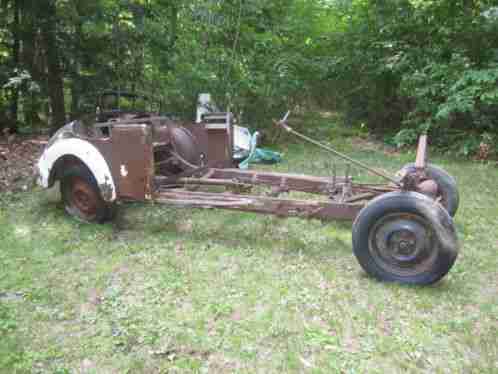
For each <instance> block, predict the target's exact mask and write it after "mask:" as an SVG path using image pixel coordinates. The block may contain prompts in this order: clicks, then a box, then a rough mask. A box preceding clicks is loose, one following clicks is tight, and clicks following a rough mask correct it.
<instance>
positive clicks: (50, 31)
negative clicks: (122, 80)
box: [42, 0, 66, 133]
mask: <svg viewBox="0 0 498 374" xmlns="http://www.w3.org/2000/svg"><path fill="white" fill-rule="evenodd" d="M46 12H47V13H46V14H47V17H46V19H45V22H44V23H45V27H44V28H43V29H42V32H43V38H44V40H45V47H46V53H47V67H48V77H47V84H48V91H49V97H50V106H51V107H52V123H51V132H52V133H53V132H55V131H57V130H58V129H59V128H60V127H61V126H62V125H64V123H65V122H66V110H65V104H64V77H63V71H62V68H61V59H60V53H59V49H58V45H57V36H56V33H57V8H56V4H55V0H50V1H48V4H47V8H46Z"/></svg>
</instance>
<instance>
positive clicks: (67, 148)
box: [38, 138, 116, 202]
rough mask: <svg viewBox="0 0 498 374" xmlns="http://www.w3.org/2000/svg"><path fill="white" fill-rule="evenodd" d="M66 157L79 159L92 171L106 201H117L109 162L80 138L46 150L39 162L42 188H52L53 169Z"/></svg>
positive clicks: (57, 144)
mask: <svg viewBox="0 0 498 374" xmlns="http://www.w3.org/2000/svg"><path fill="white" fill-rule="evenodd" d="M64 156H74V157H77V158H78V159H80V160H81V162H83V163H84V164H85V165H86V166H87V167H88V169H90V171H91V172H92V174H93V176H94V177H95V180H96V181H97V185H98V186H99V188H100V190H101V193H102V198H103V199H104V200H106V201H109V202H111V201H114V200H115V199H116V186H115V184H114V180H113V178H112V174H111V170H110V169H109V165H108V164H107V161H106V160H105V159H104V157H103V156H102V155H101V153H100V152H99V150H98V149H97V148H96V147H95V146H94V145H92V144H91V143H90V142H88V141H86V140H82V139H78V138H70V139H61V140H58V141H56V142H55V143H54V144H52V145H51V146H49V147H48V148H47V149H45V151H44V152H43V154H42V156H41V157H40V160H39V161H38V173H39V175H38V184H39V185H40V186H42V187H45V188H49V187H51V186H50V184H51V182H53V181H50V173H51V172H52V168H53V167H54V165H55V163H56V162H57V160H59V159H60V158H61V157H64Z"/></svg>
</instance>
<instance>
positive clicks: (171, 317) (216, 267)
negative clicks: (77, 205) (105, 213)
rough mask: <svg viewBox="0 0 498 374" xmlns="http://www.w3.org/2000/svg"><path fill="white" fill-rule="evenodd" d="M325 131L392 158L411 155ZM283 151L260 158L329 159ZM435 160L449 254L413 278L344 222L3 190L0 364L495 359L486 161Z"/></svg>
mask: <svg viewBox="0 0 498 374" xmlns="http://www.w3.org/2000/svg"><path fill="white" fill-rule="evenodd" d="M330 136H331V137H333V138H335V140H334V141H332V143H333V144H335V145H336V146H338V147H339V149H342V150H343V151H347V152H348V153H349V154H351V155H354V156H356V157H358V158H359V159H360V160H363V161H366V162H369V164H371V165H373V166H375V167H379V168H384V169H386V170H389V171H396V170H397V169H399V168H400V167H401V166H402V165H403V164H404V163H406V162H410V161H412V160H413V159H414V154H413V153H403V154H393V153H391V152H390V151H389V150H385V149H383V148H382V147H379V146H376V145H375V144H372V143H369V142H366V141H365V140H358V139H357V138H344V137H334V133H333V132H332V133H331V134H330ZM361 147H363V149H362V148H361ZM280 150H281V151H283V152H284V153H285V156H284V158H285V162H284V163H282V164H280V165H278V166H275V167H271V169H274V170H279V171H293V172H297V173H308V174H318V175H330V173H331V170H332V165H331V161H332V159H331V158H330V157H329V156H328V155H327V154H325V153H322V152H321V151H319V150H317V149H314V148H312V147H309V146H305V145H302V144H291V145H289V146H282V147H281V148H280ZM432 161H433V162H434V163H437V164H439V165H441V166H442V167H444V168H446V169H447V170H448V171H449V172H450V173H451V174H452V175H454V176H455V177H456V178H457V180H458V184H459V187H460V192H461V207H460V211H459V213H458V214H457V217H456V226H457V229H458V234H459V239H460V241H461V252H460V255H459V258H458V260H457V263H456V265H455V266H454V268H453V269H452V270H451V272H450V274H449V275H448V276H447V277H446V278H445V279H444V280H443V281H442V282H440V283H438V284H437V285H435V286H432V287H426V288H418V287H406V286H401V285H397V284H384V283H380V282H377V281H375V280H373V279H370V278H368V277H367V276H366V275H365V274H364V273H363V272H362V270H361V269H360V267H359V265H358V264H357V263H356V260H355V258H354V256H353V254H352V249H351V224H349V223H331V224H326V225H325V224H322V223H320V222H318V221H305V220H299V219H285V220H282V219H278V218H274V217H269V216H258V215H254V214H247V213H238V212H226V211H222V210H193V209H175V208H172V207H168V206H150V205H149V206H144V205H140V204H132V205H126V206H123V207H122V208H121V209H120V213H119V217H118V219H117V220H116V221H115V222H114V223H112V224H106V225H85V224H82V223H78V222H76V221H74V220H72V219H70V218H68V217H67V216H66V215H65V214H64V212H63V210H62V208H61V207H60V205H57V204H54V203H51V202H49V200H48V199H47V196H46V194H45V193H44V192H42V191H35V192H32V193H25V194H16V195H4V196H2V197H1V199H0V201H1V202H0V204H1V205H0V243H1V250H0V372H5V373H23V372H34V373H142V372H143V373H160V372H164V373H166V372H187V373H189V372H192V373H197V372H199V373H204V372H212V373H232V372H238V373H255V372H259V373H280V372H289V373H294V372H296V373H297V372H310V373H334V372H336V373H364V372H369V373H389V372H427V373H455V372H465V373H496V372H497V371H498V260H497V258H498V256H497V255H498V235H497V234H498V225H497V223H498V220H497V217H498V188H497V186H498V168H496V167H495V166H491V165H486V164H481V163H475V162H461V161H454V160H450V159H445V158H440V157H435V158H433V159H432ZM339 164H340V165H339V167H338V170H339V171H342V172H344V168H343V167H342V163H339ZM265 168H270V167H265ZM351 173H352V174H353V175H354V176H356V177H358V178H359V179H360V180H363V179H365V177H366V176H365V174H364V173H359V171H358V170H356V169H352V170H351ZM374 179H375V178H374Z"/></svg>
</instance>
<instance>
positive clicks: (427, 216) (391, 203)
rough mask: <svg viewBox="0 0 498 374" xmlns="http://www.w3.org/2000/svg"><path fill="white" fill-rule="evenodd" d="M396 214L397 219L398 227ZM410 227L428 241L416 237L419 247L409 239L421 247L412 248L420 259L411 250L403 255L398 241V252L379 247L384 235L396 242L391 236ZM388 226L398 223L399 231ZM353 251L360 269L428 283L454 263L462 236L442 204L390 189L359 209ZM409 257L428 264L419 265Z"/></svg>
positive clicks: (382, 277)
mask: <svg viewBox="0 0 498 374" xmlns="http://www.w3.org/2000/svg"><path fill="white" fill-rule="evenodd" d="M394 218H396V219H398V222H399V223H398V224H397V226H396V224H395V223H396V221H394ZM390 219H391V221H389V220H390ZM393 222H394V223H393ZM389 225H390V226H389ZM407 225H408V227H410V225H413V227H415V228H416V229H418V230H421V232H422V231H423V234H424V236H423V239H425V240H412V242H415V243H417V244H416V245H414V244H413V243H411V246H412V247H416V248H417V249H416V250H415V251H414V252H415V254H416V256H417V257H415V254H413V253H410V254H406V253H403V254H400V253H399V251H400V249H399V246H400V244H399V243H398V246H397V247H396V248H395V249H394V250H393V249H392V248H388V249H387V250H385V249H382V245H379V238H380V239H382V238H383V237H382V235H381V234H382V233H384V234H386V233H388V234H389V236H387V235H385V236H384V238H386V237H387V238H388V240H386V241H385V243H390V245H392V246H395V245H393V244H391V239H392V238H393V236H394V235H399V233H402V232H403V230H405V231H406V229H405V227H406V226H407ZM386 227H387V228H389V227H391V228H393V227H396V228H397V229H398V231H397V232H395V231H391V232H389V231H388V230H387V228H386ZM400 228H402V229H400ZM382 229H383V230H386V231H384V232H383V231H382ZM414 231H415V230H414ZM402 235H405V233H402ZM416 239H418V238H416ZM404 240H405V239H403V241H404ZM380 244H383V242H381V243H380ZM403 245H406V243H404V244H403ZM379 248H380V249H379ZM353 251H354V254H355V256H356V258H357V260H358V262H359V263H360V265H361V266H362V268H363V269H364V270H365V271H366V272H367V273H368V274H369V275H371V276H373V277H375V278H377V279H379V280H381V281H389V282H399V283H403V284H411V285H428V284H432V283H435V282H437V281H438V280H440V279H441V278H443V277H444V276H445V275H446V274H447V273H448V271H449V270H450V269H451V267H452V266H453V264H454V262H455V260H456V258H457V255H458V239H457V236H456V232H455V228H454V226H453V220H452V218H451V217H450V216H449V214H448V212H447V211H446V210H445V209H444V208H443V207H442V206H441V205H440V204H438V203H436V202H435V201H434V200H432V199H430V198H429V197H427V196H425V195H422V194H420V193H417V192H390V193H387V194H384V195H381V196H379V197H377V198H376V199H374V200H372V201H371V202H370V203H369V204H367V206H365V208H363V209H362V210H361V211H360V214H359V215H358V216H357V218H356V220H355V221H354V224H353ZM390 251H391V252H390ZM396 251H397V252H398V253H395V252H396ZM386 252H387V253H388V255H386ZM389 255H390V256H391V257H388V256H389ZM396 256H398V257H396ZM403 256H404V257H403ZM410 256H412V257H415V259H418V260H421V261H422V260H423V261H425V262H421V263H415V260H414V259H413V258H412V257H410ZM400 257H401V258H402V260H399V258H400ZM408 259H410V260H408ZM392 262H395V263H394V264H393V263H392ZM398 262H399V264H398Z"/></svg>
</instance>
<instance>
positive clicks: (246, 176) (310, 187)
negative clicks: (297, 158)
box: [210, 168, 345, 194]
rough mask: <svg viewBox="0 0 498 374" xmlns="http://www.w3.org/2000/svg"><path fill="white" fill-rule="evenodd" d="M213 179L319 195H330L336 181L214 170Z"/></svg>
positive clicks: (325, 178)
mask: <svg viewBox="0 0 498 374" xmlns="http://www.w3.org/2000/svg"><path fill="white" fill-rule="evenodd" d="M210 177H211V178H215V179H226V180H233V181H237V182H240V183H247V184H254V185H266V186H275V187H281V188H283V189H284V190H285V189H287V190H293V191H301V192H309V193H317V194H330V192H331V189H332V188H333V187H334V183H333V182H334V181H333V180H332V178H328V177H315V176H309V175H299V174H286V173H272V172H263V171H252V170H240V169H218V168H214V169H212V174H211V176H210ZM344 182H345V178H344V177H337V178H336V181H335V183H336V184H337V183H344Z"/></svg>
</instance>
